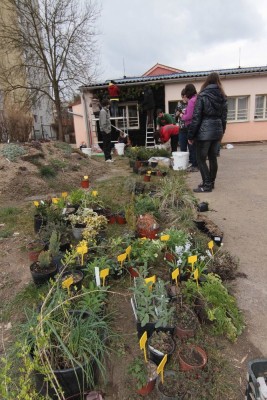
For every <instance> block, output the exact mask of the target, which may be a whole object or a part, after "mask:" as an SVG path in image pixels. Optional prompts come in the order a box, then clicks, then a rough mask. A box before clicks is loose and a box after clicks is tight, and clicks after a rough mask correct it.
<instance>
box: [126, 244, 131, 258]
mask: <svg viewBox="0 0 267 400" xmlns="http://www.w3.org/2000/svg"><path fill="white" fill-rule="evenodd" d="M131 251H132V246H128V247H127V249H126V250H125V254H126V255H127V257H128V259H129V260H130V254H131Z"/></svg>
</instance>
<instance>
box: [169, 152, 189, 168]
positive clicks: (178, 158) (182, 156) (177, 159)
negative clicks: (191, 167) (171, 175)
mask: <svg viewBox="0 0 267 400" xmlns="http://www.w3.org/2000/svg"><path fill="white" fill-rule="evenodd" d="M172 156H173V169H174V170H179V169H186V168H187V167H188V164H189V152H186V151H174V152H173V153H172Z"/></svg>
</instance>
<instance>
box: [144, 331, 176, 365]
mask: <svg viewBox="0 0 267 400" xmlns="http://www.w3.org/2000/svg"><path fill="white" fill-rule="evenodd" d="M157 331H158V332H159V331H163V332H168V331H169V328H159V329H157ZM170 342H171V350H170V351H169V352H168V353H165V354H167V361H169V360H170V357H171V355H172V354H173V353H174V350H175V341H174V340H173V338H172V336H171V337H170ZM148 350H149V359H150V360H151V361H153V362H154V363H155V364H157V365H159V364H160V362H161V361H162V359H163V357H164V356H165V354H164V353H162V352H161V351H159V350H158V349H155V348H154V347H152V346H151V337H150V338H149V339H148Z"/></svg>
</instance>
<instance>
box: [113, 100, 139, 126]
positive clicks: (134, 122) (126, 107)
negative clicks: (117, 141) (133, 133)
mask: <svg viewBox="0 0 267 400" xmlns="http://www.w3.org/2000/svg"><path fill="white" fill-rule="evenodd" d="M119 115H120V116H121V117H124V118H123V119H119V120H116V126H117V128H119V129H122V130H123V129H139V127H140V123H139V112H138V103H136V102H133V103H120V104H119Z"/></svg>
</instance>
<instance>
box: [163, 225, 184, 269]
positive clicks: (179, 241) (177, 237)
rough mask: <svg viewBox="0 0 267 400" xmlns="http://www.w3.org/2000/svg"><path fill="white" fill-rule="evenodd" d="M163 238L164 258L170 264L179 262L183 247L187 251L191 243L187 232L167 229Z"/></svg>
mask: <svg viewBox="0 0 267 400" xmlns="http://www.w3.org/2000/svg"><path fill="white" fill-rule="evenodd" d="M161 238H164V240H163V242H164V251H165V254H164V257H165V259H166V260H167V261H170V262H172V261H176V260H177V258H178V256H179V255H180V254H181V251H180V249H181V246H182V247H183V248H184V249H185V250H187V248H188V245H187V243H190V242H189V240H190V237H189V235H188V234H187V233H186V232H184V231H182V230H179V229H176V228H168V229H165V230H164V231H163V232H162V233H161ZM165 239H166V240H165ZM190 247H191V246H190Z"/></svg>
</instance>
